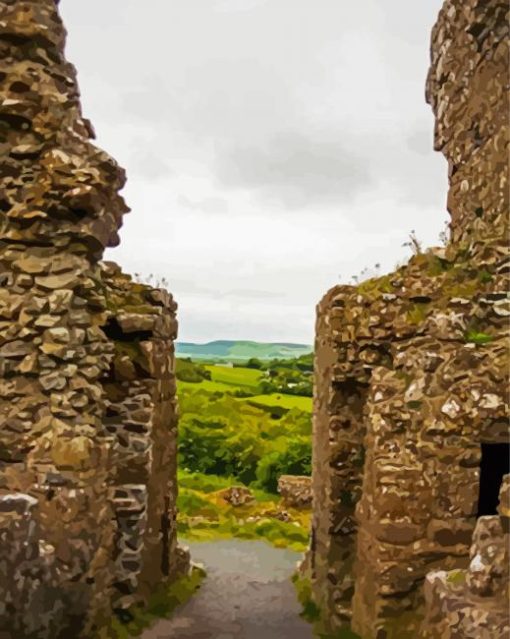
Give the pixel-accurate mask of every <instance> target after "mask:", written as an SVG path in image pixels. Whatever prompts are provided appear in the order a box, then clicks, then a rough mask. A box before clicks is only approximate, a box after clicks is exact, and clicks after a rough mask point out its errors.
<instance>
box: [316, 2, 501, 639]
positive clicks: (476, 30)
mask: <svg viewBox="0 0 510 639" xmlns="http://www.w3.org/2000/svg"><path fill="white" fill-rule="evenodd" d="M506 11H507V5H506V4H505V3H502V2H498V1H497V0H489V1H487V0H484V1H483V2H482V1H481V0H469V1H468V2H465V1H462V2H461V1H460V0H451V1H450V0H449V1H448V2H446V3H445V5H444V7H443V9H442V11H441V13H440V15H439V18H438V23H437V25H436V27H435V28H434V32H433V36H432V50H431V57H432V67H431V71H430V73H429V78H428V81H427V96H428V100H429V102H431V104H432V106H433V108H434V111H435V113H436V122H437V124H436V134H435V139H436V148H437V149H438V150H439V149H440V150H442V151H443V153H444V154H445V156H446V157H447V159H448V164H449V176H450V189H449V195H448V208H449V211H450V213H451V241H450V243H449V244H448V246H447V247H446V248H444V249H433V250H430V251H427V252H426V253H423V254H419V255H416V256H415V257H413V258H412V259H411V260H410V262H409V263H408V264H407V265H406V266H405V267H402V268H400V269H399V270H398V271H397V272H395V273H392V274H390V275H388V276H384V277H381V278H377V279H373V280H369V281H367V282H364V283H362V284H361V285H360V286H358V287H347V286H341V287H336V288H334V289H332V290H331V291H330V292H329V293H328V294H327V295H326V297H325V298H324V300H323V301H322V302H321V304H320V305H319V307H318V320H317V339H316V393H315V416H314V421H315V423H314V446H315V452H314V455H315V458H314V477H313V481H314V503H315V512H314V522H313V531H312V548H311V556H310V558H309V563H310V565H311V571H312V572H311V574H312V578H313V584H314V591H315V598H316V599H317V601H318V603H319V604H320V606H321V607H322V609H323V610H324V611H325V613H326V616H327V617H328V619H329V622H330V627H331V629H332V630H334V629H336V628H338V627H340V626H342V625H343V624H344V623H347V622H348V621H350V622H351V623H352V627H353V629H354V630H355V631H357V632H358V633H359V634H360V635H361V636H362V637H363V638H364V639H368V638H372V637H377V638H378V639H383V638H388V639H389V638H395V639H396V638H398V639H405V637H412V636H416V634H417V632H418V629H419V627H420V618H421V610H422V603H423V592H422V585H423V581H424V579H425V575H426V574H427V572H429V571H431V570H435V569H439V568H441V569H444V570H450V569H454V568H456V567H463V566H465V565H466V562H467V560H468V555H469V546H470V541H471V536H472V533H473V529H474V526H475V522H476V516H477V512H478V499H479V482H480V458H481V444H482V443H484V444H488V443H504V442H508V427H507V424H508V421H507V420H508V407H507V405H506V401H505V400H506V387H507V377H508V341H507V340H508V317H509V315H510V309H509V307H508V299H507V290H508V272H509V261H508V217H507V211H508V172H507V153H508V66H507V59H508V58H507V56H508V40H507V35H508V22H507V17H506V15H505V14H506Z"/></svg>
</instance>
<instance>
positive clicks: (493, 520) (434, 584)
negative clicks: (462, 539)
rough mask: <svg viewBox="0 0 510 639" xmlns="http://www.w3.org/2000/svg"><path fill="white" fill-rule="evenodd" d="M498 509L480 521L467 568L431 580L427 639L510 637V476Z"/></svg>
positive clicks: (439, 573)
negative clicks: (494, 513)
mask: <svg viewBox="0 0 510 639" xmlns="http://www.w3.org/2000/svg"><path fill="white" fill-rule="evenodd" d="M498 510H499V515H493V516H484V517H480V518H479V519H478V520H477V522H476V527H475V532H474V535H473V542H472V545H471V549H470V552H469V559H470V562H469V566H468V567H467V569H465V570H452V571H449V572H446V571H444V570H440V571H436V572H432V573H429V574H428V575H427V578H426V581H425V588H424V592H425V599H426V604H427V605H426V617H425V621H424V623H423V639H455V638H456V637H461V638H462V639H508V638H509V637H510V614H509V609H508V601H509V595H510V587H509V586H510V579H509V570H510V563H509V550H510V475H506V476H505V478H504V481H503V484H502V487H501V491H500V503H499V508H498Z"/></svg>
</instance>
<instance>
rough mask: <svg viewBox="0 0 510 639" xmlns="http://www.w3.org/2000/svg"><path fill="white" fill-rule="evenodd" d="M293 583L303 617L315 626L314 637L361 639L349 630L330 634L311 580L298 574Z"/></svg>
mask: <svg viewBox="0 0 510 639" xmlns="http://www.w3.org/2000/svg"><path fill="white" fill-rule="evenodd" d="M292 581H293V583H294V588H295V589H296V594H297V597H298V600H299V603H300V604H301V606H302V612H301V616H302V617H303V619H305V620H306V621H308V622H309V623H311V624H312V625H313V629H314V636H316V637H319V638H320V639H361V638H360V636H359V635H357V634H355V633H354V632H352V630H350V629H349V628H340V629H339V630H337V631H336V632H335V633H334V634H331V633H328V632H327V631H326V629H325V624H324V621H323V616H322V613H321V610H320V608H319V607H318V606H317V604H316V603H315V601H314V600H313V596H312V585H311V583H310V580H309V579H307V578H306V577H302V576H301V575H300V574H299V573H296V574H295V575H294V577H293V578H292Z"/></svg>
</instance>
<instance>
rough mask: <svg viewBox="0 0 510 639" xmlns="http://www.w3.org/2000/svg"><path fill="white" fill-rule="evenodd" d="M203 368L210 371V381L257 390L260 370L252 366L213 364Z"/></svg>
mask: <svg viewBox="0 0 510 639" xmlns="http://www.w3.org/2000/svg"><path fill="white" fill-rule="evenodd" d="M205 368H206V369H207V370H208V371H209V372H210V373H211V381H213V382H219V383H221V384H228V385H229V386H236V387H237V388H243V389H249V390H257V389H258V384H259V382H260V378H261V377H262V373H261V371H259V370H256V369H254V368H244V367H235V368H230V367H228V366H214V365H212V366H211V365H210V366H206V367H205Z"/></svg>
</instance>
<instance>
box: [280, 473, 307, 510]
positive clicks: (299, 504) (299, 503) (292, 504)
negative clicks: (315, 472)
mask: <svg viewBox="0 0 510 639" xmlns="http://www.w3.org/2000/svg"><path fill="white" fill-rule="evenodd" d="M278 492H279V493H280V495H281V496H282V501H283V505H284V506H285V507H287V508H310V507H311V505H312V498H313V494H312V480H311V478H310V477H305V476H299V475H281V477H279V478H278Z"/></svg>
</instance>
